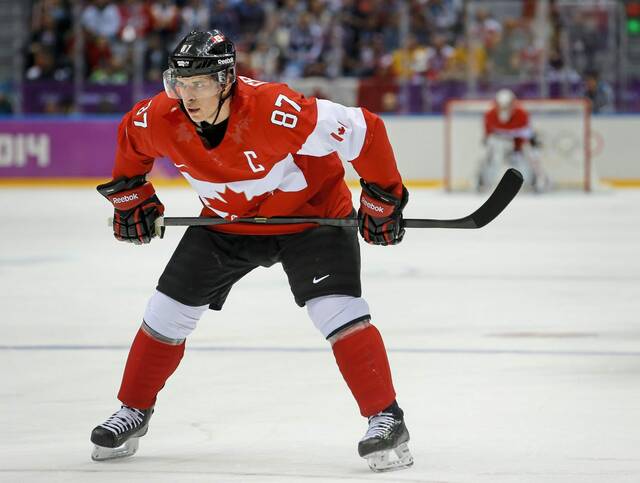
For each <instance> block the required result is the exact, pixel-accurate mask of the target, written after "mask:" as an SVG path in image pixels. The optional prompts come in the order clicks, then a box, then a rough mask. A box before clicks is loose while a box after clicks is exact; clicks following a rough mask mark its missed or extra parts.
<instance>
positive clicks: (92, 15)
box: [82, 0, 120, 40]
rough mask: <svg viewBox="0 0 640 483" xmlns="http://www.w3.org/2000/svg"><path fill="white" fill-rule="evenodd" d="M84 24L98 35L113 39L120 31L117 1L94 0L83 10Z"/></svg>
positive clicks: (93, 33)
mask: <svg viewBox="0 0 640 483" xmlns="http://www.w3.org/2000/svg"><path fill="white" fill-rule="evenodd" d="M82 25H83V26H84V28H85V29H86V30H87V31H88V32H89V33H90V34H92V35H94V36H96V37H105V38H106V39H108V40H113V39H114V38H115V37H116V36H117V35H118V33H119V32H120V11H119V10H118V7H117V6H116V4H115V2H110V1H109V0H93V1H92V2H91V3H90V4H89V5H88V6H87V7H86V8H85V9H84V11H83V12H82Z"/></svg>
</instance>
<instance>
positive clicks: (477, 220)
mask: <svg viewBox="0 0 640 483" xmlns="http://www.w3.org/2000/svg"><path fill="white" fill-rule="evenodd" d="M522 181H523V178H522V173H520V171H518V170H517V169H514V168H509V169H508V170H507V171H506V172H505V173H504V175H503V176H502V179H501V180H500V182H499V183H498V186H496V189H495V190H494V191H493V193H491V196H489V198H488V199H487V201H485V202H484V203H483V204H482V206H481V207H480V208H478V209H477V210H476V211H474V212H473V213H471V214H470V215H468V216H465V217H463V218H457V219H455V220H429V219H405V220H404V222H405V225H404V226H405V227H406V228H482V227H483V226H485V225H486V224H488V223H489V222H491V221H492V220H494V219H495V218H496V217H497V216H498V215H499V214H500V213H502V211H503V210H504V209H505V208H506V207H507V206H508V205H509V203H511V200H513V198H514V197H515V196H516V195H517V194H518V191H520V188H521V187H522Z"/></svg>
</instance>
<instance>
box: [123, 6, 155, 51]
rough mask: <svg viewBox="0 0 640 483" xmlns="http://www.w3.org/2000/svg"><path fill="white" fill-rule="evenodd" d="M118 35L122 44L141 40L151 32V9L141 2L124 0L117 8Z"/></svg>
mask: <svg viewBox="0 0 640 483" xmlns="http://www.w3.org/2000/svg"><path fill="white" fill-rule="evenodd" d="M119 12H120V33H119V37H120V39H122V41H124V42H133V41H134V40H136V39H143V38H144V37H145V36H146V35H147V33H149V30H151V9H150V6H149V4H148V3H147V2H144V1H142V0H125V1H123V2H122V3H121V4H120V6H119Z"/></svg>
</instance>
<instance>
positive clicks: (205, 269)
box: [91, 30, 413, 471]
mask: <svg viewBox="0 0 640 483" xmlns="http://www.w3.org/2000/svg"><path fill="white" fill-rule="evenodd" d="M235 63H236V55H235V48H234V45H233V43H232V42H231V40H229V39H228V38H227V37H226V36H225V35H224V34H223V33H222V32H220V31H218V30H212V31H205V32H191V33H190V34H188V35H187V36H186V37H185V38H184V39H183V40H182V41H181V42H180V43H179V44H178V45H177V47H176V48H175V50H174V52H173V54H172V55H171V56H170V58H169V69H168V70H167V71H165V73H164V76H163V77H164V87H165V91H164V92H162V93H159V94H158V95H156V96H155V97H153V98H151V99H146V100H143V101H141V102H139V103H138V104H137V105H136V106H135V107H134V108H133V109H132V110H131V111H130V112H129V113H128V114H126V115H125V116H124V118H123V120H122V123H121V125H120V128H119V132H118V147H117V152H116V158H115V167H114V169H113V180H112V181H110V182H108V183H105V184H103V185H100V186H98V191H99V192H100V193H101V194H102V195H104V196H105V197H106V198H107V199H108V200H109V201H110V202H111V203H112V204H113V207H114V220H113V231H114V235H115V237H116V238H117V239H118V240H121V241H125V242H131V243H136V244H144V243H148V242H150V241H151V239H152V238H153V237H154V235H155V232H154V222H155V220H156V219H157V218H158V217H159V216H161V215H162V214H163V212H164V207H163V205H162V203H161V202H160V200H159V199H158V196H157V195H156V193H155V191H154V188H153V186H152V184H151V182H150V181H148V180H147V179H146V178H145V175H146V174H147V173H148V172H149V171H150V170H151V167H152V164H153V160H154V158H158V157H161V156H167V157H169V158H170V159H171V160H172V161H173V163H174V164H175V166H176V167H177V168H178V169H179V170H180V172H181V173H182V175H183V176H184V177H185V178H186V179H187V181H188V182H189V183H190V184H191V186H192V187H193V189H194V190H195V191H196V192H197V194H198V195H199V198H200V200H201V202H202V204H203V209H202V215H203V216H217V217H222V218H225V219H228V220H233V219H235V218H237V217H240V218H241V217H254V216H260V217H274V216H298V217H351V216H355V213H354V209H353V206H352V203H351V195H350V191H349V189H348V188H347V185H346V184H345V182H344V168H343V166H342V162H343V161H347V162H350V163H352V165H353V167H354V168H355V169H356V171H357V172H358V173H359V174H360V176H361V177H362V179H361V181H360V184H361V186H362V193H361V198H360V209H359V211H358V213H357V216H358V218H359V232H360V234H361V235H362V237H363V238H364V239H365V241H366V242H368V243H371V244H376V245H394V244H397V243H399V242H400V241H402V238H403V236H404V228H403V221H402V220H403V218H402V211H403V208H404V207H405V205H406V203H407V200H408V193H407V190H406V189H405V188H404V186H403V184H402V179H401V177H400V174H399V173H398V170H397V167H396V162H395V159H394V155H393V151H392V149H391V146H390V144H389V140H388V138H387V134H386V130H385V127H384V125H383V123H382V121H381V120H380V118H378V117H377V116H376V115H374V114H372V113H370V112H368V111H367V110H365V109H360V108H353V107H344V106H342V105H339V104H335V103H333V102H330V101H327V100H320V99H314V98H305V97H304V96H302V95H301V94H299V93H297V92H295V91H293V90H291V89H289V88H288V87H287V86H286V85H284V84H272V83H266V82H261V81H257V80H253V79H249V78H244V77H236V72H235ZM275 263H281V264H282V266H283V268H284V271H285V272H286V274H287V277H288V279H289V284H290V287H291V291H292V292H293V296H294V299H295V301H296V303H297V304H298V305H299V306H301V307H302V306H305V305H306V307H307V312H308V315H309V317H310V318H311V320H312V322H313V323H314V325H315V326H316V327H317V328H318V330H319V331H320V332H321V334H322V335H323V336H324V337H325V338H326V339H327V340H328V341H329V343H330V344H331V347H332V350H333V354H334V356H335V360H336V362H337V365H338V368H339V370H340V372H341V373H342V376H343V377H344V379H345V381H346V383H347V385H348V387H349V389H350V390H351V392H352V394H353V396H354V398H355V400H356V402H357V404H358V406H359V410H360V413H361V414H362V415H363V416H365V417H367V418H368V430H367V431H366V434H365V435H364V437H363V438H362V439H361V440H360V442H359V444H358V452H359V454H360V456H362V457H363V458H366V459H367V460H368V463H369V466H370V467H371V469H373V470H374V471H384V470H389V469H396V468H403V467H407V466H410V465H411V464H412V463H413V459H412V456H411V454H410V452H409V450H408V448H407V441H408V440H409V433H408V432H407V428H406V426H405V423H404V417H403V411H402V410H401V409H400V407H399V406H398V404H397V402H396V393H395V390H394V387H393V383H392V379H391V371H390V369H389V363H388V361H387V355H386V351H385V347H384V344H383V341H382V338H381V336H380V333H379V332H378V330H377V329H376V327H375V326H374V325H373V324H372V323H371V316H370V314H369V307H368V305H367V302H366V301H365V300H364V299H363V298H362V297H361V285H360V251H359V246H358V238H357V233H356V232H355V231H354V230H350V229H347V228H338V227H329V226H318V225H316V224H311V223H310V224H304V225H294V224H285V225H255V224H239V223H238V224H224V225H217V226H215V227H189V228H188V229H187V230H186V232H185V234H184V236H183V238H182V240H181V241H180V243H179V245H178V246H177V248H176V250H175V252H174V253H173V256H172V257H171V259H170V261H169V263H168V264H167V266H166V268H165V270H164V272H163V273H162V275H161V276H160V280H159V282H158V285H157V289H156V291H155V292H154V294H153V295H152V296H151V298H150V300H149V302H148V304H147V307H146V310H145V312H144V316H143V320H142V325H141V327H140V329H139V331H138V333H137V335H136V337H135V338H134V340H133V344H132V346H131V349H130V351H129V357H128V359H127V362H126V365H125V369H124V375H123V378H122V383H121V386H120V390H119V392H118V399H119V400H120V401H121V402H122V406H121V408H120V409H119V410H118V411H116V412H115V413H114V414H113V415H112V416H111V417H109V418H108V419H107V420H106V421H105V422H104V423H102V424H100V425H99V426H97V427H96V428H95V429H94V430H93V432H92V433H91V441H92V442H93V443H94V444H95V447H94V451H93V454H92V457H93V459H94V460H104V459H111V458H117V457H122V456H129V455H132V454H133V453H135V451H136V449H137V446H138V438H140V437H141V436H143V435H145V434H146V432H147V428H148V426H149V419H150V418H151V415H152V414H153V411H154V405H155V403H156V397H157V394H158V392H159V391H160V389H162V387H163V386H164V384H165V382H166V381H167V379H168V378H169V376H171V374H172V373H173V372H174V371H175V370H176V368H177V367H178V364H179V363H180V360H181V358H182V355H183V352H184V350H185V340H186V338H187V337H188V336H189V334H190V333H191V332H192V331H193V330H194V329H195V327H196V323H197V322H198V320H199V319H200V317H201V316H202V314H203V313H204V312H205V311H206V310H207V309H213V310H217V311H218V310H221V309H222V306H223V304H224V302H225V299H226V298H227V295H228V294H229V291H230V290H231V287H232V286H233V284H234V283H235V282H237V281H238V280H240V279H241V278H242V277H243V276H245V275H246V274H247V273H249V272H250V271H251V270H253V269H254V268H256V267H258V266H266V267H269V266H271V265H273V264H275Z"/></svg>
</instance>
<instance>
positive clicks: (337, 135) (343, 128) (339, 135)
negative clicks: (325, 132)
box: [331, 121, 347, 143]
mask: <svg viewBox="0 0 640 483" xmlns="http://www.w3.org/2000/svg"><path fill="white" fill-rule="evenodd" d="M338 124H340V127H339V128H338V132H337V133H335V132H332V133H331V137H332V138H333V139H335V140H336V141H338V142H339V143H341V142H342V141H344V138H343V137H342V136H343V135H344V133H345V132H346V131H347V126H345V125H344V124H342V123H341V122H340V121H338Z"/></svg>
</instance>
